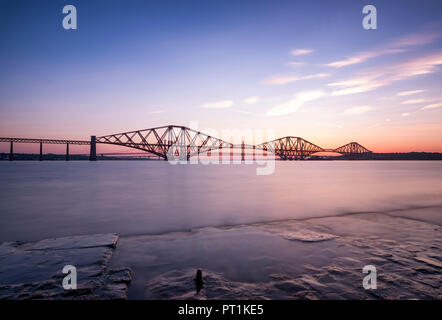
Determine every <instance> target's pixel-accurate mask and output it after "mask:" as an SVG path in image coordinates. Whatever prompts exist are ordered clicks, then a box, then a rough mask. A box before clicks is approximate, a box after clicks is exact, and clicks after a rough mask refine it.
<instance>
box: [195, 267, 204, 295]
mask: <svg viewBox="0 0 442 320" xmlns="http://www.w3.org/2000/svg"><path fill="white" fill-rule="evenodd" d="M203 284H204V281H203V272H202V271H201V270H200V269H198V270H197V271H196V277H195V286H196V293H199V292H200V291H201V289H202V288H203Z"/></svg>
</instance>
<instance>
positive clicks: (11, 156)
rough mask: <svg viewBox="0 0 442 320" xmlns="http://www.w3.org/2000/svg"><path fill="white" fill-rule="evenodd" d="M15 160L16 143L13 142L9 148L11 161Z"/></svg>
mask: <svg viewBox="0 0 442 320" xmlns="http://www.w3.org/2000/svg"><path fill="white" fill-rule="evenodd" d="M12 160H14V143H13V142H12V141H11V145H10V147H9V161H12Z"/></svg>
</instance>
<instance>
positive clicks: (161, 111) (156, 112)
mask: <svg viewBox="0 0 442 320" xmlns="http://www.w3.org/2000/svg"><path fill="white" fill-rule="evenodd" d="M163 112H164V110H154V111H150V112H149V113H150V114H158V113H163Z"/></svg>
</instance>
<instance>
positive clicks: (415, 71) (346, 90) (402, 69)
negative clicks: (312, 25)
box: [329, 51, 442, 96]
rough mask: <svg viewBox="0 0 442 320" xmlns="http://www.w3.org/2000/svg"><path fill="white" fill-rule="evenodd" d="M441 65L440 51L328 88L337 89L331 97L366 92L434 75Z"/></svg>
mask: <svg viewBox="0 0 442 320" xmlns="http://www.w3.org/2000/svg"><path fill="white" fill-rule="evenodd" d="M441 64H442V51H440V52H437V53H434V54H430V55H427V56H422V57H418V58H414V59H411V60H408V61H405V62H400V63H394V64H390V65H386V66H382V67H378V68H374V69H371V70H366V71H363V72H361V73H360V75H359V76H357V77H355V78H350V79H347V80H344V81H339V82H334V83H330V84H329V86H333V87H338V88H339V89H337V90H335V91H333V92H332V93H331V95H332V96H341V95H347V94H354V93H361V92H367V91H371V90H374V89H377V88H379V87H383V86H387V85H390V84H392V83H393V82H396V81H400V80H406V79H409V78H412V77H415V76H418V75H423V74H429V73H434V72H436V71H438V66H439V65H441Z"/></svg>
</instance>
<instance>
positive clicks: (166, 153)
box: [0, 125, 371, 161]
mask: <svg viewBox="0 0 442 320" xmlns="http://www.w3.org/2000/svg"><path fill="white" fill-rule="evenodd" d="M0 142H9V143H10V160H13V159H14V143H39V144H40V160H42V159H43V144H63V145H66V160H69V145H90V156H89V159H90V160H92V161H94V160H96V159H97V156H96V154H97V152H96V144H97V143H99V144H110V145H117V146H123V147H128V148H133V149H137V150H141V151H144V152H146V153H148V154H152V155H156V156H158V157H159V158H163V159H165V160H167V159H168V158H169V159H170V157H175V158H176V157H178V158H180V159H187V160H189V159H190V158H191V157H194V156H199V155H200V154H210V152H211V151H214V150H219V151H220V153H221V150H222V149H230V150H231V155H232V153H233V149H240V150H241V159H242V160H244V157H245V150H246V149H251V150H253V154H255V150H261V151H262V152H263V153H264V154H267V152H269V153H273V154H274V155H275V156H277V157H279V158H280V159H282V160H298V159H304V158H305V157H308V156H311V155H313V154H315V153H318V152H335V153H340V154H342V155H346V156H355V155H362V154H368V153H371V151H370V150H368V149H367V148H365V147H363V146H362V145H360V144H359V143H357V142H350V143H348V144H346V145H343V146H341V147H339V148H336V149H324V148H321V147H319V146H317V145H315V144H313V143H311V142H309V141H307V140H305V139H303V138H300V137H292V136H289V137H283V138H279V139H275V140H272V141H268V142H264V143H261V144H258V145H250V144H245V143H244V141H243V142H242V143H241V144H233V143H230V142H227V141H223V140H221V139H218V138H216V137H212V136H210V135H207V134H204V133H202V132H200V131H196V130H193V129H190V128H187V127H183V126H175V125H169V126H164V127H156V128H150V129H144V130H137V131H130V132H122V133H116V134H111V135H107V136H101V137H96V136H91V139H90V141H82V140H56V139H28V138H0Z"/></svg>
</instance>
